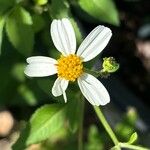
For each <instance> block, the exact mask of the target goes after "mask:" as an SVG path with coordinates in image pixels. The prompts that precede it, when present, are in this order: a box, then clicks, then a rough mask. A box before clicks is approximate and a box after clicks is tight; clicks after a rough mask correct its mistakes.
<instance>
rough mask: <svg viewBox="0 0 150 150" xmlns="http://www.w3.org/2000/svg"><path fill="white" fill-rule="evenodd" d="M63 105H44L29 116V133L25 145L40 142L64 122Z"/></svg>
mask: <svg viewBox="0 0 150 150" xmlns="http://www.w3.org/2000/svg"><path fill="white" fill-rule="evenodd" d="M65 108H66V107H65V106H64V105H61V104H50V105H44V106H43V107H41V108H39V109H38V110H37V111H36V112H35V113H34V114H33V116H32V117H31V120H30V134H29V137H28V139H27V141H26V144H27V145H30V144H33V143H37V142H40V141H42V140H45V139H47V138H48V137H50V136H52V135H53V134H55V133H56V132H57V130H58V129H60V128H61V127H62V126H63V124H64V117H65V115H64V110H65Z"/></svg>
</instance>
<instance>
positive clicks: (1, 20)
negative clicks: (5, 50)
mask: <svg viewBox="0 0 150 150" xmlns="http://www.w3.org/2000/svg"><path fill="white" fill-rule="evenodd" d="M4 24H5V19H4V18H3V17H0V54H1V49H2V40H3V28H4Z"/></svg>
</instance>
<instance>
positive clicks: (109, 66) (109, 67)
mask: <svg viewBox="0 0 150 150" xmlns="http://www.w3.org/2000/svg"><path fill="white" fill-rule="evenodd" d="M103 60H104V61H103V71H104V72H108V73H113V72H116V71H117V70H118V69H119V64H118V63H117V62H116V60H115V58H113V57H105V58H103Z"/></svg>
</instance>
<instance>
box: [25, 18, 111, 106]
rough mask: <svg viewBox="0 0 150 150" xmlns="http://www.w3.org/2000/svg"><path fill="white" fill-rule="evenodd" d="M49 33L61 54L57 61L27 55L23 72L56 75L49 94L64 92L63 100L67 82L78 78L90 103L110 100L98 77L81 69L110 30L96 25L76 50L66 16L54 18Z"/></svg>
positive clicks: (96, 50) (80, 86) (100, 49)
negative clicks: (59, 18) (58, 18)
mask: <svg viewBox="0 0 150 150" xmlns="http://www.w3.org/2000/svg"><path fill="white" fill-rule="evenodd" d="M50 32H51V36H52V40H53V42H54V45H55V47H56V48H57V50H58V51H59V52H61V53H62V55H61V57H60V58H59V59H58V60H55V59H53V58H50V57H44V56H34V57H29V58H27V63H28V65H27V67H26V69H25V74H26V75H27V76H30V77H43V76H50V75H54V74H57V75H58V78H57V79H56V81H55V83H54V85H53V87H52V94H53V95H54V96H60V95H63V97H64V100H65V102H67V97H66V92H65V91H66V89H67V87H68V83H69V81H75V80H76V79H77V82H78V85H79V88H80V90H81V92H82V93H83V95H84V96H85V98H86V99H87V100H88V101H89V102H90V103H91V104H92V105H96V106H99V105H106V104H107V103H109V101H110V97H109V94H108V92H107V90H106V89H105V87H104V86H103V84H102V83H101V82H100V81H99V80H98V79H96V78H95V77H94V76H92V75H90V74H88V73H85V72H84V70H83V63H84V62H87V61H89V60H91V59H93V58H94V57H96V56H97V55H98V54H99V53H100V52H101V51H102V50H103V49H104V48H105V47H106V45H107V43H108V42H109V40H110V38H111V36H112V33H111V30H110V29H109V28H107V27H104V26H100V25H99V26H97V27H96V28H95V29H94V30H92V31H91V33H90V34H89V35H88V36H87V37H86V38H85V40H84V41H83V42H82V43H81V45H80V46H79V48H78V50H77V52H76V38H75V33H74V29H73V27H72V25H71V23H70V21H69V20H68V19H66V18H64V19H62V20H54V21H53V22H52V24H51V30H50Z"/></svg>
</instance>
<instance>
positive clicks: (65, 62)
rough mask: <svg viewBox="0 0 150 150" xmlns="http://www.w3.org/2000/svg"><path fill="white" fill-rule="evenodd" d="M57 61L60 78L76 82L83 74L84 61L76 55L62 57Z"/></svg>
mask: <svg viewBox="0 0 150 150" xmlns="http://www.w3.org/2000/svg"><path fill="white" fill-rule="evenodd" d="M57 61H58V64H57V70H58V77H61V78H65V79H66V80H70V81H73V82H74V81H75V80H76V79H77V78H78V77H79V76H80V75H81V74H82V73H83V64H82V60H81V58H80V57H78V56H76V55H74V54H70V55H68V56H61V57H60V58H59V59H58V60H57Z"/></svg>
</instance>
